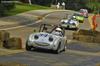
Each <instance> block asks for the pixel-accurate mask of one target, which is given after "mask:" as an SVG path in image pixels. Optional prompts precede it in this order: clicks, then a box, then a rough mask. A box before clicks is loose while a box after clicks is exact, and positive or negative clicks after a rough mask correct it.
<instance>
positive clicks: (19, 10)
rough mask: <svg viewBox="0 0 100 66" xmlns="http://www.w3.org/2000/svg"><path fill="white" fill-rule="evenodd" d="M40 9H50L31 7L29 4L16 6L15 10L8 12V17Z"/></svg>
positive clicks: (37, 6)
mask: <svg viewBox="0 0 100 66" xmlns="http://www.w3.org/2000/svg"><path fill="white" fill-rule="evenodd" d="M40 9H50V8H49V7H44V6H39V5H29V4H22V3H21V4H16V5H15V8H14V9H12V10H10V11H8V13H7V14H8V16H12V15H16V14H19V13H23V12H26V11H30V10H40Z"/></svg>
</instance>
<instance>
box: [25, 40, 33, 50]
mask: <svg viewBox="0 0 100 66" xmlns="http://www.w3.org/2000/svg"><path fill="white" fill-rule="evenodd" d="M31 48H32V47H31V46H28V42H26V50H27V51H30V50H31Z"/></svg>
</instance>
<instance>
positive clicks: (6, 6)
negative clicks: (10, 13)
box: [1, 0, 15, 10]
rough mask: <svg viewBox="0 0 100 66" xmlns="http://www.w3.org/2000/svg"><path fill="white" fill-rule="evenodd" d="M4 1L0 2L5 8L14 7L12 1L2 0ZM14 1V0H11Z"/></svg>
mask: <svg viewBox="0 0 100 66" xmlns="http://www.w3.org/2000/svg"><path fill="white" fill-rule="evenodd" d="M4 1H5V2H1V4H2V5H3V6H4V7H5V8H6V9H7V10H11V9H13V8H14V7H15V3H14V2H6V1H9V0H4ZM11 1H14V0H11Z"/></svg>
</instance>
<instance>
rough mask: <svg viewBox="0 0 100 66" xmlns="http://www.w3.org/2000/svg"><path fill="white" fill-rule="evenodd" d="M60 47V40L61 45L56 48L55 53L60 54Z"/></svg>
mask: <svg viewBox="0 0 100 66" xmlns="http://www.w3.org/2000/svg"><path fill="white" fill-rule="evenodd" d="M60 47H61V42H59V45H58V47H57V50H55V52H54V53H55V54H59V53H60Z"/></svg>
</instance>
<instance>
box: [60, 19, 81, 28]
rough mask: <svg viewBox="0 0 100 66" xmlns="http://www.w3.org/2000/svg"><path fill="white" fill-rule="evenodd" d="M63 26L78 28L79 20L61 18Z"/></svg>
mask: <svg viewBox="0 0 100 66" xmlns="http://www.w3.org/2000/svg"><path fill="white" fill-rule="evenodd" d="M61 26H62V27H63V28H66V29H71V30H77V29H78V27H79V22H78V21H77V20H76V19H73V18H70V19H63V20H61Z"/></svg>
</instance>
